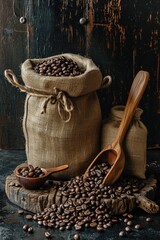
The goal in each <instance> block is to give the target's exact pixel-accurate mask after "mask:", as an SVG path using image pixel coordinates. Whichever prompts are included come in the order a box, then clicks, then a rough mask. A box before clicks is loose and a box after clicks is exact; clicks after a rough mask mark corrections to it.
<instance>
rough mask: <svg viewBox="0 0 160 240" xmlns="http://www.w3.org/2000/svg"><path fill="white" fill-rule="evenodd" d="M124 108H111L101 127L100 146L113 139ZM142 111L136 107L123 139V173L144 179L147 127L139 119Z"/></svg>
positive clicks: (107, 143) (102, 146)
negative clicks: (124, 159) (124, 160)
mask: <svg viewBox="0 0 160 240" xmlns="http://www.w3.org/2000/svg"><path fill="white" fill-rule="evenodd" d="M124 108H125V107H124V106H115V107H113V108H112V109H111V113H110V115H109V118H108V119H107V121H106V122H105V123H104V124H103V127H102V138H101V148H104V147H105V146H107V145H109V144H111V143H112V142H113V141H114V139H115V137H116V134H117V131H118V128H119V126H120V122H121V119H122V116H123V112H124ZM142 113H143V110H142V109H140V108H137V109H136V111H135V115H134V117H133V120H132V121H131V124H130V126H129V128H128V131H127V133H126V136H125V139H124V141H123V149H124V153H125V158H126V162H125V168H124V173H125V174H127V175H132V176H135V177H138V178H142V179H144V178H145V171H146V148H147V128H146V127H145V125H144V124H143V123H142V121H141V119H140V117H141V115H142Z"/></svg>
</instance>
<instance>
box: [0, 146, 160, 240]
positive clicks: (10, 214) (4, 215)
mask: <svg viewBox="0 0 160 240" xmlns="http://www.w3.org/2000/svg"><path fill="white" fill-rule="evenodd" d="M25 160H26V156H25V152H24V151H23V150H10V151H7V150H0V194H1V199H0V239H1V240H15V239H16V240H22V239H28V240H43V239H46V238H45V236H44V234H45V232H46V231H49V232H50V233H51V234H52V239H56V240H72V239H73V235H74V234H75V233H76V231H75V230H71V231H67V230H66V231H60V230H56V229H45V228H44V227H40V226H39V225H38V224H37V222H34V221H31V220H30V221H29V220H27V219H26V218H25V216H26V215H27V214H29V213H28V212H26V211H24V213H23V214H19V213H18V210H19V209H20V208H19V207H17V206H15V205H13V204H12V203H11V202H9V200H8V199H7V197H6V195H5V190H4V187H5V179H6V177H7V176H8V175H10V174H11V173H12V171H13V170H14V169H15V167H16V166H17V165H19V164H21V163H22V162H24V161H25ZM147 173H154V174H155V176H156V178H157V180H158V190H157V196H156V200H155V201H156V203H157V204H159V205H160V191H159V190H160V186H159V182H160V150H149V151H148V163H147ZM133 214H134V216H135V218H134V220H133V221H135V222H137V223H140V224H141V226H142V230H135V229H133V231H132V232H131V233H129V234H128V235H127V236H126V237H125V239H127V240H129V239H137V240H138V239H145V240H147V239H148V240H150V239H152V240H154V239H155V240H157V239H159V237H160V214H159V213H158V214H156V215H149V214H147V213H145V212H143V211H142V210H138V211H135V212H133ZM147 217H151V218H152V221H151V222H147V221H146V218H147ZM24 224H28V225H29V226H32V227H33V229H34V233H33V234H29V233H26V232H24V231H23V225H24ZM122 229H124V223H123V222H120V223H119V224H115V225H114V226H113V227H112V228H109V229H106V231H104V232H102V233H98V232H97V231H96V230H94V229H87V230H85V231H81V232H79V234H80V239H81V240H118V239H120V237H119V236H118V235H119V232H120V231H121V230H122Z"/></svg>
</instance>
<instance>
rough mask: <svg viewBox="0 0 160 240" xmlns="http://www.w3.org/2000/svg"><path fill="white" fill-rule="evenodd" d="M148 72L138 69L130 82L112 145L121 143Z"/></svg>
mask: <svg viewBox="0 0 160 240" xmlns="http://www.w3.org/2000/svg"><path fill="white" fill-rule="evenodd" d="M148 80H149V73H148V72H146V71H139V72H138V73H137V75H136V77H135V78H134V81H133V83H132V86H131V89H130V93H129V96H128V100H127V103H126V107H125V110H124V114H123V117H122V121H121V124H120V127H119V129H118V132H117V136H116V138H115V141H114V143H113V145H116V143H119V144H122V142H123V139H124V136H125V134H126V131H127V129H128V126H129V124H130V122H131V120H132V118H133V116H134V113H135V110H136V108H137V106H138V104H139V102H140V100H141V98H142V96H143V93H144V91H145V88H146V86H147V84H148Z"/></svg>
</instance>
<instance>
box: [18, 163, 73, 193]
mask: <svg viewBox="0 0 160 240" xmlns="http://www.w3.org/2000/svg"><path fill="white" fill-rule="evenodd" d="M23 167H28V165H27V164H24V166H23ZM67 168H68V165H62V166H59V167H54V168H41V170H42V172H43V173H44V175H43V176H41V177H36V178H31V177H23V176H22V175H20V170H21V169H22V166H21V167H17V168H16V169H15V170H14V174H15V176H16V178H17V179H18V181H19V183H20V184H21V185H22V186H23V187H24V188H26V189H38V188H40V187H42V185H43V184H44V183H45V181H46V180H47V179H48V177H49V176H50V175H51V174H53V173H55V172H60V171H63V170H65V169H67Z"/></svg>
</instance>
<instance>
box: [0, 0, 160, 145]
mask: <svg viewBox="0 0 160 240" xmlns="http://www.w3.org/2000/svg"><path fill="white" fill-rule="evenodd" d="M21 17H24V18H21ZM82 17H84V18H86V19H87V22H86V23H85V24H80V22H79V20H80V19H81V18H82ZM23 20H24V22H23ZM22 22H23V23H22ZM63 52H72V53H78V54H81V55H85V56H88V57H91V58H92V59H93V60H94V62H95V63H96V64H97V65H98V66H99V67H100V69H101V71H102V73H103V75H106V74H110V75H111V76H112V78H113V82H112V86H111V87H110V88H109V89H103V90H99V91H98V96H99V99H100V103H101V107H102V113H103V118H106V117H107V116H108V113H109V110H110V108H111V107H112V106H114V105H117V104H125V103H126V99H127V96H128V92H129V89H130V86H131V84H132V80H133V78H134V76H135V74H136V73H137V72H138V71H139V70H140V69H144V70H147V71H149V73H150V81H149V84H148V87H147V90H146V92H145V94H144V96H143V98H142V100H141V103H140V107H141V108H142V109H143V110H144V114H143V117H142V120H143V122H144V123H145V125H146V126H147V128H148V147H159V146H160V79H159V78H160V77H159V73H160V1H159V0H141V1H138V0H112V1H109V0H23V1H22V0H12V1H11V0H5V1H3V0H0V69H1V71H0V148H4V149H19V148H24V137H23V132H22V118H23V111H24V110H23V106H24V99H25V94H24V93H20V92H19V91H18V90H17V89H15V88H14V87H12V86H11V85H10V84H9V83H8V82H7V81H6V80H5V78H4V74H3V71H4V69H6V68H11V69H12V70H13V71H14V72H15V73H16V75H17V76H18V79H19V81H20V82H21V81H22V80H21V77H20V65H21V63H22V62H23V61H24V60H25V59H27V58H40V57H47V56H52V55H55V54H59V53H63Z"/></svg>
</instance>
